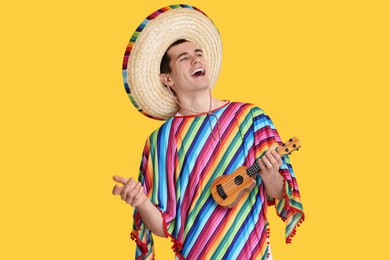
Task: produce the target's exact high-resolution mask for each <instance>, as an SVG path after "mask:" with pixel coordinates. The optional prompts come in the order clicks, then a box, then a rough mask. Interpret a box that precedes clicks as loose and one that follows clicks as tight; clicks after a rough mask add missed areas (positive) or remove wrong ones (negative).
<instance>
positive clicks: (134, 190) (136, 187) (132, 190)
mask: <svg viewBox="0 0 390 260" xmlns="http://www.w3.org/2000/svg"><path fill="white" fill-rule="evenodd" d="M140 186H141V183H139V182H137V183H136V184H135V186H134V187H133V188H132V189H131V190H130V191H129V193H128V196H130V197H133V198H134V197H135V196H136V195H137V194H138V191H139V187H140Z"/></svg>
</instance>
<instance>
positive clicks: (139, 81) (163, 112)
mask: <svg viewBox="0 0 390 260" xmlns="http://www.w3.org/2000/svg"><path fill="white" fill-rule="evenodd" d="M179 39H185V40H188V41H190V42H192V43H194V44H195V45H197V46H198V47H199V48H201V49H202V50H203V53H204V55H205V57H206V59H207V61H208V65H209V70H210V74H209V75H210V87H211V88H212V87H214V86H215V84H216V82H217V79H218V75H219V72H220V69H221V64H222V44H221V38H220V34H219V32H218V30H217V28H216V27H215V25H214V24H213V22H212V21H211V20H210V19H209V18H208V17H207V16H206V15H205V14H204V13H203V12H202V11H200V10H199V9H197V8H195V7H192V6H189V5H175V6H169V7H166V8H162V9H160V10H158V11H156V12H154V13H152V14H151V15H149V16H148V18H146V19H145V21H144V22H143V23H141V25H140V26H139V27H138V28H137V30H136V31H135V32H134V34H133V36H132V37H131V39H130V42H129V44H128V46H127V49H126V52H125V57H124V60H123V80H124V84H125V88H126V92H127V93H128V95H129V98H130V100H131V102H132V103H133V105H134V106H135V107H136V108H137V109H138V110H139V111H140V112H141V113H143V114H144V115H146V116H148V117H151V118H154V119H160V120H166V119H168V118H170V117H172V116H173V115H175V113H176V112H177V111H178V109H179V107H178V106H177V104H176V102H175V100H174V99H173V97H172V94H171V93H170V92H169V90H167V88H166V87H165V86H164V85H163V84H162V83H161V80H160V77H159V75H160V63H161V60H162V57H163V55H164V53H165V52H166V50H167V49H168V48H169V47H170V46H171V45H172V43H174V42H175V41H177V40H179Z"/></svg>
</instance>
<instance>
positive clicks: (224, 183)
mask: <svg viewBox="0 0 390 260" xmlns="http://www.w3.org/2000/svg"><path fill="white" fill-rule="evenodd" d="M246 169H247V167H245V166H240V167H238V168H237V169H236V170H235V171H234V172H233V173H231V174H229V175H222V176H219V177H218V178H216V179H215V180H214V182H213V183H212V184H211V195H212V196H213V198H214V200H215V201H216V202H217V203H218V204H219V205H221V206H224V207H228V208H232V207H234V206H235V205H236V204H237V203H238V202H239V201H240V199H241V197H242V196H243V195H244V193H246V192H248V191H250V190H252V189H253V188H254V186H255V185H256V180H255V179H254V178H253V177H250V176H244V175H247V172H246Z"/></svg>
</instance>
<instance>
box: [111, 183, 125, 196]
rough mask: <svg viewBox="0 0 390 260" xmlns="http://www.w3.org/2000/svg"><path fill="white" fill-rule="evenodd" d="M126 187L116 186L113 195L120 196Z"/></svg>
mask: <svg viewBox="0 0 390 260" xmlns="http://www.w3.org/2000/svg"><path fill="white" fill-rule="evenodd" d="M123 187H124V186H119V185H117V184H115V186H114V188H113V189H112V194H114V195H119V194H120V193H121V192H122V189H123Z"/></svg>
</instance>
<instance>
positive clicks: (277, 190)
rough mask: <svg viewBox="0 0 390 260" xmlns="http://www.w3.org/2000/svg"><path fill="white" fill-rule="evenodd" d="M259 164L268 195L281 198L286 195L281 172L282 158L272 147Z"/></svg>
mask: <svg viewBox="0 0 390 260" xmlns="http://www.w3.org/2000/svg"><path fill="white" fill-rule="evenodd" d="M258 164H259V166H260V176H261V178H262V180H263V182H264V185H265V191H266V192H267V194H268V196H271V197H273V198H275V199H278V200H281V199H282V198H283V197H284V189H283V176H282V175H280V174H279V168H280V166H282V164H283V162H282V158H281V157H280V155H279V154H278V152H276V151H275V148H274V147H272V148H270V149H269V150H268V151H267V152H266V153H265V154H264V155H263V156H262V157H261V158H260V159H259V160H258Z"/></svg>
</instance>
